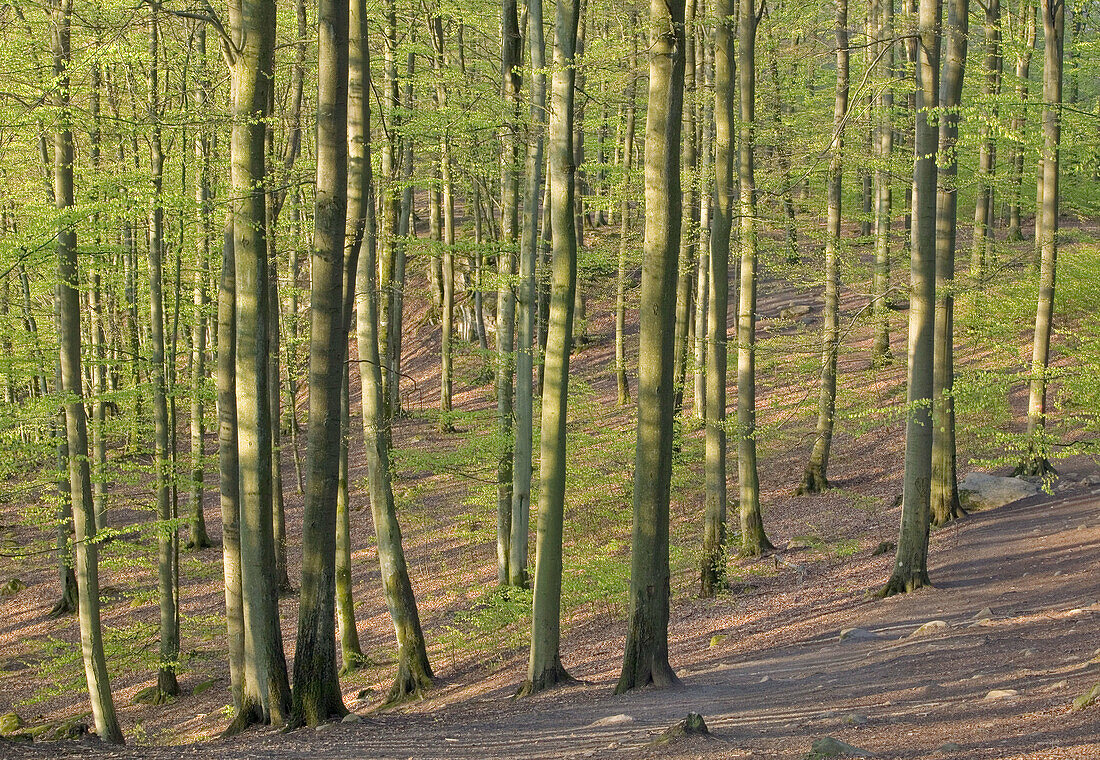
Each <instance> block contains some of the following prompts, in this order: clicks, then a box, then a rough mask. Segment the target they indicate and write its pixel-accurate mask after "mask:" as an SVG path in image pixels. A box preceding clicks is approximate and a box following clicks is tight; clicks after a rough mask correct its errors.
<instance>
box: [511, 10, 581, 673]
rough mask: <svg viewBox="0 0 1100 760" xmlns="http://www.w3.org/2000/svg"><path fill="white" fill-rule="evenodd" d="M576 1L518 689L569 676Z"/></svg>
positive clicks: (553, 127) (566, 57) (557, 59)
mask: <svg viewBox="0 0 1100 760" xmlns="http://www.w3.org/2000/svg"><path fill="white" fill-rule="evenodd" d="M579 12H580V8H579V0H558V3H557V6H556V14H555V19H554V27H555V31H556V34H555V37H554V67H553V77H552V80H551V90H550V138H549V151H548V153H549V160H550V173H549V179H550V197H549V208H550V223H551V225H552V228H553V229H552V233H551V234H552V246H553V261H552V265H551V266H552V271H551V285H550V315H549V320H548V322H547V336H546V359H545V369H544V373H545V374H544V385H543V392H542V430H541V440H540V444H539V453H540V456H539V509H538V533H537V536H538V538H537V544H536V547H535V587H534V600H533V602H532V608H531V611H532V615H531V653H530V658H529V659H528V662H527V681H526V682H525V683H524V685H523V686H522V687H521V689H520V693H533V692H536V691H541V690H543V689H546V688H549V687H551V686H554V685H555V684H558V683H562V682H563V681H567V680H569V674H568V673H566V672H565V668H564V667H563V666H562V664H561V573H562V554H561V542H562V522H563V519H564V512H565V468H566V457H565V432H566V409H567V406H568V400H569V353H570V349H571V344H572V337H573V305H574V298H575V290H576V284H577V236H576V233H575V232H574V225H575V224H576V216H575V214H574V207H573V203H574V201H573V194H574V192H575V187H576V185H575V180H576V176H575V171H574V169H575V167H574V166H573V115H574V112H573V100H574V94H575V93H574V85H575V82H576V79H575V75H576V69H575V68H574V66H573V62H574V59H575V54H576V43H577V19H578V16H579Z"/></svg>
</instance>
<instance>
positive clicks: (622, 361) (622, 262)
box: [615, 11, 638, 406]
mask: <svg viewBox="0 0 1100 760" xmlns="http://www.w3.org/2000/svg"><path fill="white" fill-rule="evenodd" d="M637 22H638V14H637V12H635V11H632V12H631V15H630V28H631V29H634V28H636V27H637ZM637 70H638V38H637V36H636V35H635V34H634V33H633V32H631V39H630V80H629V82H628V84H627V89H626V96H625V97H626V106H625V108H626V122H625V125H624V127H623V158H622V167H623V185H622V190H621V193H622V201H621V202H620V204H619V213H620V219H619V262H618V270H617V273H616V278H615V386H616V389H617V390H618V401H619V406H626V405H627V404H629V403H630V381H629V379H628V378H627V374H626V267H627V251H628V250H629V249H630V242H631V241H630V234H631V233H630V191H631V187H632V185H633V183H632V182H631V174H632V173H633V171H634V130H635V124H636V123H637V111H638V107H637V102H636V101H637V93H636V90H637V87H638V84H637V82H638V75H637Z"/></svg>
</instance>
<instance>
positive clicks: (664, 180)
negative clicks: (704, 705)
mask: <svg viewBox="0 0 1100 760" xmlns="http://www.w3.org/2000/svg"><path fill="white" fill-rule="evenodd" d="M684 13H685V10H684V2H683V0H673V2H664V1H663V0H653V2H651V3H650V6H649V14H650V18H649V28H650V37H649V50H650V53H649V55H650V57H649V106H648V108H647V111H646V141H645V145H646V150H645V214H646V216H645V222H646V225H645V242H644V250H643V254H642V292H641V304H640V306H639V322H640V333H639V337H638V344H639V345H638V437H637V446H636V449H635V457H634V518H633V528H632V530H631V544H630V545H631V550H630V609H629V612H628V613H627V621H628V622H627V635H626V648H625V651H624V652H623V669H622V674H621V675H620V676H619V682H618V684H617V685H616V686H615V693H616V694H621V693H623V692H626V691H630V690H632V689H639V688H642V687H644V686H648V685H650V684H652V685H654V686H670V685H673V684H675V683H677V682H678V679H677V678H676V674H675V673H674V672H673V670H672V666H671V665H669V662H668V614H669V566H668V521H669V517H668V503H669V487H670V480H671V477H672V444H673V440H672V439H673V417H674V415H675V408H674V407H675V395H676V390H675V387H674V377H673V375H674V370H675V365H676V352H677V351H679V350H680V346H679V345H677V343H676V341H675V331H676V308H677V307H676V297H675V294H676V283H677V267H676V264H677V257H678V254H679V249H680V225H681V222H682V219H681V207H680V204H681V202H682V200H681V196H680V136H681V128H682V123H681V118H682V115H683V105H684V100H683V98H684Z"/></svg>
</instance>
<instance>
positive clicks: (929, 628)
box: [909, 620, 951, 639]
mask: <svg viewBox="0 0 1100 760" xmlns="http://www.w3.org/2000/svg"><path fill="white" fill-rule="evenodd" d="M950 627H951V626H950V625H948V624H947V621H945V620H929V621H928V622H927V623H925V624H924V625H922V626H921V627H920V628H918V629H917V630H915V631H913V632H912V633H911V634H909V638H911V639H916V638H920V637H921V636H928V635H930V634H933V633H940V632H941V631H946V630H947V629H948V628H950Z"/></svg>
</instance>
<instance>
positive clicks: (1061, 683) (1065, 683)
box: [1043, 681, 1069, 691]
mask: <svg viewBox="0 0 1100 760" xmlns="http://www.w3.org/2000/svg"><path fill="white" fill-rule="evenodd" d="M1067 686H1069V681H1059V682H1058V683H1052V684H1051V685H1050V686H1048V687H1046V688H1045V689H1043V691H1061V690H1062V689H1064V688H1066V687H1067Z"/></svg>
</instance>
